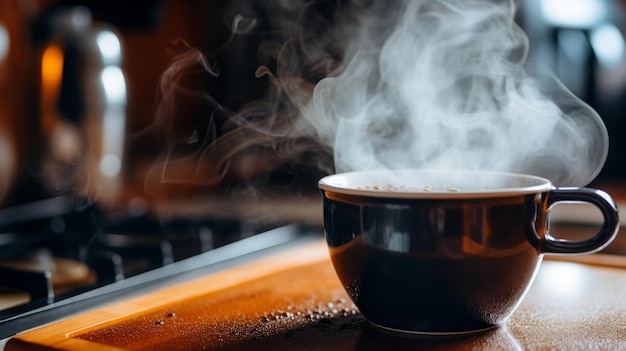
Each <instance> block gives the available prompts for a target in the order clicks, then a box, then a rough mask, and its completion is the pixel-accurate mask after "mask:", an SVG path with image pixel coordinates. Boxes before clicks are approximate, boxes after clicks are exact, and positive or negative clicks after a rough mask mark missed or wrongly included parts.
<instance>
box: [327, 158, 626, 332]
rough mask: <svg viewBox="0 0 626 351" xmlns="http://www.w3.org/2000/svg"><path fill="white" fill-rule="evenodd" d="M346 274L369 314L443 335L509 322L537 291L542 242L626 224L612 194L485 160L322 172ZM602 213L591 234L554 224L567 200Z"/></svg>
mask: <svg viewBox="0 0 626 351" xmlns="http://www.w3.org/2000/svg"><path fill="white" fill-rule="evenodd" d="M319 188H320V190H321V192H322V194H323V197H324V227H325V234H326V240H327V243H328V246H329V251H330V256H331V259H332V262H333V265H334V267H335V270H336V272H337V275H338V277H339V279H340V280H341V282H342V284H343V285H344V287H345V289H346V291H347V292H348V294H349V295H350V296H351V298H352V299H353V301H354V303H355V304H356V305H357V306H358V307H359V309H360V310H361V312H362V313H363V315H364V316H365V317H366V318H367V319H368V320H369V321H370V322H372V323H373V324H375V325H378V326H381V327H384V328H387V329H392V330H396V331H403V332H411V333H418V334H431V335H446V334H463V333H472V332H476V331H480V330H485V329H488V328H492V327H494V326H497V325H499V324H501V323H502V322H503V321H504V320H506V318H507V317H508V316H510V315H511V314H512V313H513V311H514V310H515V308H516V307H517V306H518V305H519V303H520V302H521V301H522V298H523V296H524V295H525V293H526V292H527V291H528V288H529V287H530V285H531V283H532V281H533V279H534V277H535V274H536V272H537V270H538V268H539V265H540V263H541V259H542V257H543V254H582V253H591V252H595V251H598V250H601V249H602V248H604V247H605V246H606V245H608V244H609V243H610V242H611V241H612V240H613V238H614V237H615V235H616V234H617V230H618V227H619V218H618V212H617V208H616V206H615V204H614V203H613V200H612V199H611V198H610V196H609V195H608V194H606V193H604V192H602V191H600V190H595V189H588V188H556V187H554V186H553V185H552V184H551V183H550V181H549V180H547V179H544V178H540V177H536V176H530V175H522V174H512V173H498V172H483V171H435V170H401V171H363V172H352V173H343V174H335V175H330V176H327V177H324V178H322V179H321V180H320V182H319ZM572 201H573V202H584V203H590V204H592V205H594V206H596V207H597V208H598V209H599V210H600V212H601V213H602V215H603V217H604V223H603V225H602V227H601V228H600V230H599V232H598V233H597V234H596V235H595V236H593V237H591V238H589V239H586V240H581V241H569V240H560V239H555V238H553V237H552V236H550V235H549V231H548V229H549V228H548V227H549V220H548V215H549V211H550V209H551V208H552V207H553V206H554V205H556V204H557V203H559V202H572Z"/></svg>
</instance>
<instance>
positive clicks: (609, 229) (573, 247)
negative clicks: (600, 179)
mask: <svg viewBox="0 0 626 351" xmlns="http://www.w3.org/2000/svg"><path fill="white" fill-rule="evenodd" d="M559 202H585V203H590V204H592V205H594V206H596V207H597V208H598V209H599V210H600V212H601V213H602V216H603V217H604V223H603V224H602V227H601V228H600V231H598V233H597V234H596V235H594V236H593V237H591V238H589V239H586V240H563V239H555V238H553V237H552V236H551V235H550V234H549V233H548V234H546V235H545V236H544V239H543V240H542V241H543V242H542V243H541V246H540V249H539V250H540V251H541V253H551V254H582V253H593V252H596V251H599V250H602V249H603V248H604V247H606V246H607V245H608V244H610V243H611V241H612V240H613V238H615V236H616V235H617V231H618V229H619V216H618V210H617V206H616V205H615V202H614V201H613V199H612V198H611V196H609V194H607V193H605V192H604V191H602V190H597V189H589V188H555V189H553V190H552V191H550V192H549V193H548V198H547V206H548V208H551V207H552V206H554V205H556V204H558V203H559Z"/></svg>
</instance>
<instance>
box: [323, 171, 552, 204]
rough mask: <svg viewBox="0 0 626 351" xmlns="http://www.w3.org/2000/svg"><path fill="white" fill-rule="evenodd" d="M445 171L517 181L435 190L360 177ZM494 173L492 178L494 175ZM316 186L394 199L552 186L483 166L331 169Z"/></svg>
mask: <svg viewBox="0 0 626 351" xmlns="http://www.w3.org/2000/svg"><path fill="white" fill-rule="evenodd" d="M444 174H445V175H451V174H452V175H454V176H455V177H459V178H460V179H463V180H466V179H468V178H470V177H474V178H476V177H482V179H485V178H487V177H492V179H496V178H497V179H500V180H503V181H507V180H508V181H511V182H513V183H516V184H517V185H511V186H504V187H497V188H496V187H494V188H471V187H467V188H461V189H454V190H437V189H425V188H424V187H422V189H418V188H412V189H410V190H403V189H393V190H391V191H390V190H389V188H386V186H385V185H379V184H377V182H376V180H372V181H369V183H370V185H363V184H362V183H363V182H364V179H368V178H371V179H376V178H379V179H382V178H384V177H390V176H401V177H402V176H404V177H406V176H413V177H417V176H422V177H423V176H428V177H429V178H430V179H435V180H436V179H440V177H443V176H444ZM494 177H495V178H494ZM318 187H319V189H320V190H322V191H323V192H325V191H330V192H334V193H338V194H344V195H353V196H362V197H375V198H394V199H467V198H485V197H506V196H517V195H526V194H534V193H541V192H545V191H548V190H550V189H551V188H553V185H552V183H551V182H550V181H549V180H548V179H546V178H542V177H539V176H535V175H529V174H522V173H510V172H499V171H483V170H459V169H400V170H389V169H381V170H366V171H352V172H344V173H335V174H331V175H327V176H325V177H323V178H322V179H320V180H319V182H318Z"/></svg>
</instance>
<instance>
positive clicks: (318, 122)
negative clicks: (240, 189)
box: [152, 0, 608, 186]
mask: <svg viewBox="0 0 626 351" xmlns="http://www.w3.org/2000/svg"><path fill="white" fill-rule="evenodd" d="M262 4H266V3H265V2H262ZM268 4H271V6H270V5H267V7H266V9H265V10H266V11H268V12H270V13H271V14H272V17H271V18H270V19H269V21H270V22H271V24H272V25H275V26H276V27H277V28H279V29H280V31H278V32H279V33H280V34H281V35H280V36H277V37H274V38H272V39H271V40H267V41H266V42H264V43H262V44H261V45H260V47H259V57H260V62H262V63H263V65H260V66H259V68H258V69H257V71H256V76H257V77H258V78H259V79H266V80H267V81H268V82H269V83H270V86H271V88H270V90H269V92H268V95H267V96H266V97H265V98H263V99H260V100H258V101H253V102H251V103H249V104H246V105H245V106H243V108H241V109H240V110H238V111H237V112H232V111H229V110H228V109H227V108H225V107H224V106H222V105H220V103H219V102H218V101H216V100H215V99H213V98H212V97H211V96H210V95H209V94H207V93H206V92H203V91H202V89H194V88H189V87H184V86H183V82H184V81H185V79H184V77H185V76H186V75H188V74H189V72H198V70H199V71H204V72H206V73H207V75H208V76H215V75H217V74H219V72H218V68H217V66H216V65H214V64H212V63H210V61H211V60H210V59H207V58H206V57H205V56H204V55H202V54H200V52H199V51H198V50H194V49H189V50H188V51H187V52H186V53H185V54H183V55H181V56H179V57H178V59H177V60H176V61H175V62H174V64H173V65H172V66H171V67H170V68H169V69H168V70H167V71H166V72H165V73H164V75H163V79H162V84H161V86H162V91H161V92H162V101H161V105H160V106H159V113H158V118H157V121H158V123H159V124H160V125H161V126H169V127H167V128H170V129H171V131H170V132H168V133H167V135H168V138H169V139H168V144H169V145H170V147H168V149H167V150H166V151H165V152H164V154H163V155H162V157H161V159H160V162H159V165H158V167H155V168H154V169H153V170H152V173H153V176H154V175H155V174H156V175H157V176H156V178H158V179H159V181H160V182H162V183H168V182H174V183H186V182H188V183H196V184H205V185H215V184H218V183H220V182H221V181H222V180H223V179H224V178H225V177H227V176H229V174H230V176H233V174H234V176H235V177H239V178H245V177H246V176H245V175H242V174H244V173H246V174H250V173H252V174H255V175H258V174H267V173H268V172H270V171H271V169H273V168H275V167H277V166H278V165H284V164H288V165H293V164H294V163H298V162H299V163H301V164H302V163H309V164H310V165H312V166H314V167H316V168H318V169H320V170H322V172H325V173H330V172H333V171H335V172H346V171H355V170H371V169H406V168H422V169H429V168H436V169H468V170H497V171H509V172H518V173H527V174H533V175H538V176H543V177H546V178H548V179H550V180H551V181H552V182H553V183H554V184H556V185H560V186H582V185H586V184H587V183H589V182H590V181H591V180H593V178H595V176H596V175H597V174H598V173H599V172H600V170H601V168H602V166H603V165H604V162H605V159H606V156H607V152H608V136H607V132H606V129H605V127H604V124H603V123H602V120H601V119H600V117H599V116H598V115H597V113H596V112H595V111H593V110H592V109H591V108H590V107H589V106H588V105H586V104H584V103H583V102H582V101H580V100H579V99H578V98H577V97H575V96H574V95H572V94H571V93H570V92H569V91H568V90H567V89H566V88H565V87H564V86H563V85H562V84H561V83H560V82H559V81H558V80H557V79H556V78H555V77H554V76H553V75H552V74H551V73H549V72H547V71H542V70H541V69H540V68H538V67H532V66H529V65H527V64H526V62H525V60H526V52H527V50H528V46H529V44H528V41H527V37H526V35H525V33H524V32H523V31H522V30H521V29H520V28H519V27H518V26H517V25H516V24H515V21H514V19H515V10H516V9H515V5H514V3H513V1H491V0H437V1H434V0H403V1H392V2H388V1H371V2H368V1H356V0H354V1H347V2H337V3H335V4H334V5H333V6H334V7H333V8H332V10H331V11H327V9H325V8H324V6H326V5H328V4H331V5H332V4H333V3H332V2H328V4H327V3H325V2H320V3H319V4H321V5H320V6H317V5H319V4H316V3H311V2H306V3H304V4H303V3H301V2H298V1H286V0H285V1H276V2H269V3H268ZM320 8H322V9H323V10H324V11H320ZM232 23H233V30H232V32H233V35H246V34H249V33H252V32H253V31H254V29H255V26H256V25H258V23H259V21H257V20H256V19H250V18H244V17H241V16H235V17H234V20H233V21H232ZM231 39H232V38H231ZM231 39H229V42H230V40H231ZM181 77H182V78H181ZM181 94H182V95H185V96H187V97H191V98H193V99H195V100H198V101H201V102H202V103H204V104H206V105H208V106H210V107H211V112H209V113H206V114H205V119H204V120H203V121H196V124H195V125H193V126H192V127H191V128H188V129H184V128H183V129H182V130H181V128H180V127H174V125H175V120H174V119H175V117H174V116H175V115H177V114H178V113H179V112H178V111H177V109H176V101H175V100H176V99H175V98H174V97H175V96H180V95H181ZM200 125H202V127H201V128H199V127H198V126H200ZM181 144H186V145H192V146H193V147H192V149H193V152H191V153H190V154H188V155H186V156H185V157H179V158H175V157H174V156H173V155H174V152H173V150H174V149H175V148H176V146H179V145H181ZM331 154H332V158H329V157H328V156H329V155H331ZM246 155H257V156H258V155H260V157H261V158H263V159H264V160H265V161H264V163H263V164H262V165H261V166H259V167H257V168H254V167H253V168H254V169H252V170H250V169H248V170H246V172H244V171H242V170H241V167H240V166H237V164H239V165H242V164H244V163H242V162H239V161H241V160H246V161H251V160H252V159H255V160H256V161H257V162H256V164H257V165H258V160H259V158H258V157H256V158H255V157H252V156H251V157H246ZM238 160H239V161H238ZM188 163H192V164H193V165H194V167H193V169H194V170H193V172H192V173H193V174H191V175H190V174H189V173H188V172H187V173H185V172H184V171H182V170H184V169H185V167H179V164H188ZM253 163H254V162H253ZM177 170H179V171H180V172H179V173H176V171H177ZM238 170H239V171H238ZM253 178H255V181H257V180H258V179H257V178H258V177H253Z"/></svg>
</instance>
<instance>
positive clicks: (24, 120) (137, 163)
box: [0, 0, 626, 207]
mask: <svg viewBox="0 0 626 351" xmlns="http://www.w3.org/2000/svg"><path fill="white" fill-rule="evenodd" d="M240 3H241V2H240V1H230V2H221V1H207V0H187V1H172V0H139V1H132V2H126V1H121V0H114V1H79V0H72V1H51V0H50V1H47V0H9V1H3V2H2V3H1V4H0V163H1V165H2V167H0V206H11V205H15V204H19V203H25V202H29V201H34V200H38V199H41V198H46V197H52V196H58V195H61V194H64V193H79V194H81V195H82V196H85V197H86V198H88V199H89V201H96V202H100V203H102V204H103V206H113V207H115V206H118V205H119V202H120V201H123V202H127V201H129V200H130V199H139V198H142V197H143V198H144V199H145V198H154V197H155V196H156V197H158V196H171V195H172V193H174V194H177V195H180V194H181V193H185V192H186V191H189V192H193V191H194V190H189V189H187V190H185V189H186V188H194V187H193V186H191V185H190V184H187V187H186V186H185V185H184V184H183V185H181V184H178V186H177V187H175V188H172V187H168V185H165V184H161V185H157V186H156V188H155V187H152V186H153V185H154V183H151V182H150V177H149V175H150V174H151V173H152V174H153V173H157V175H156V176H155V177H157V178H159V177H160V178H161V179H162V178H163V177H162V176H163V172H164V168H158V167H155V164H158V163H159V160H161V161H162V160H163V159H164V157H169V156H171V155H172V154H173V153H176V152H178V153H182V155H185V152H187V153H188V154H191V153H193V152H197V151H198V150H191V149H193V144H194V142H195V143H196V144H197V145H200V144H202V140H195V141H189V142H188V144H189V145H191V146H189V148H190V150H191V151H190V150H187V151H185V150H178V149H176V150H174V149H173V148H172V147H169V149H168V143H170V142H171V138H172V137H180V138H185V137H191V138H193V137H194V135H195V134H194V133H196V134H197V131H196V129H198V125H201V124H202V122H201V121H202V119H206V118H207V116H210V115H211V114H212V113H214V108H215V105H211V104H210V103H207V101H206V97H205V96H203V97H200V98H198V97H193V96H191V97H188V96H187V97H186V96H182V97H180V98H178V100H177V101H176V102H175V107H173V108H174V109H175V110H176V113H175V114H176V116H165V117H163V116H161V117H162V118H161V119H159V115H158V114H157V107H158V103H159V97H160V94H161V95H162V93H163V91H162V89H163V87H162V86H161V87H160V86H159V78H160V76H161V75H162V74H163V73H164V71H165V70H166V69H167V68H168V67H169V65H170V63H171V62H172V60H173V59H174V58H175V57H176V55H179V54H180V53H181V52H183V51H184V50H185V49H186V48H188V47H195V48H198V49H199V50H200V52H201V53H203V54H205V55H207V56H208V57H209V59H212V60H214V61H213V62H209V63H208V64H209V65H211V64H213V63H217V64H218V65H219V66H216V67H219V70H220V74H219V75H217V76H212V75H207V74H206V73H207V72H206V71H205V72H200V73H198V72H195V73H192V74H189V75H187V76H185V78H183V79H181V81H179V82H177V84H181V85H182V86H183V89H192V90H193V89H195V88H197V89H198V90H199V91H203V92H206V93H207V94H208V95H210V96H211V97H212V98H213V99H214V100H215V101H217V102H219V105H220V108H223V107H225V108H227V109H229V110H231V111H236V110H238V109H239V108H241V106H242V105H244V104H245V103H246V102H249V101H252V100H254V99H256V98H259V97H261V96H263V94H264V92H265V91H266V90H267V87H268V80H267V79H259V78H256V77H255V76H254V72H255V70H256V68H257V66H258V65H259V62H258V61H257V60H255V59H254V58H257V57H258V53H257V50H258V45H259V43H260V42H261V40H262V39H267V38H266V37H267V36H271V33H270V30H269V29H268V30H267V31H266V32H265V34H266V37H265V38H263V36H262V35H259V33H263V30H258V29H259V28H261V29H263V26H264V24H263V23H262V22H263V20H262V17H259V14H261V16H271V14H268V13H263V11H257V12H255V13H250V14H249V15H250V16H251V17H255V16H256V18H257V19H260V21H259V23H254V25H255V26H256V29H257V30H256V31H255V33H256V34H255V35H238V36H235V37H234V38H231V34H232V31H233V28H234V27H233V26H234V24H235V23H236V22H237V16H238V15H244V16H245V15H247V14H246V13H245V12H246V11H251V9H250V7H249V6H240V5H241V4H240ZM258 3H259V4H265V3H266V2H258ZM322 3H323V2H322ZM519 5H520V12H519V17H518V18H519V24H520V25H522V26H523V27H524V29H525V30H526V32H527V33H528V36H529V38H530V43H531V51H530V56H529V60H530V61H531V62H537V63H539V64H541V65H544V66H547V67H550V68H551V69H552V70H554V71H555V72H556V74H557V75H558V76H559V78H560V79H561V80H562V81H563V83H564V84H565V85H567V86H568V87H569V89H570V90H572V92H574V93H575V94H576V95H577V96H579V97H581V98H582V99H584V100H585V101H586V102H588V103H589V104H591V105H592V106H593V107H594V108H595V109H596V110H597V111H598V112H599V113H600V115H601V116H602V118H603V119H604V122H605V124H606V125H607V127H608V130H609V134H610V151H609V156H608V160H607V163H606V165H605V167H604V169H603V171H602V173H601V174H600V175H599V177H598V180H613V179H621V178H623V177H625V176H626V169H625V165H624V161H623V158H622V155H623V153H624V152H625V151H626V150H625V149H626V141H625V138H624V137H623V135H622V133H623V131H624V130H625V129H624V127H625V119H624V117H623V116H624V112H625V111H626V58H625V57H626V54H625V49H624V28H625V27H624V16H625V12H626V10H625V7H626V5H625V2H623V1H618V0H524V1H521V2H520V3H519ZM261 7H263V6H262V5H259V6H258V8H256V9H253V10H259V8H261ZM267 8H269V6H267V7H265V9H267ZM243 18H244V17H241V18H240V19H243ZM239 25H240V26H241V27H240V28H237V29H236V30H238V31H243V30H245V27H246V26H251V25H252V23H245V21H244V20H241V21H240V23H239ZM242 28H243V29H242ZM251 58H252V59H251ZM202 73H204V75H203V74H202ZM165 87H166V89H167V85H165ZM161 97H162V96H161ZM207 106H208V107H207ZM215 118H217V119H219V118H220V116H217V117H215ZM217 123H218V124H219V121H218V122H217ZM196 137H198V135H196ZM200 137H201V136H200ZM178 144H181V143H178ZM256 151H258V153H257V154H251V155H247V156H245V157H239V159H238V160H235V161H234V162H235V163H237V164H236V165H235V166H233V165H232V164H231V165H230V166H231V167H230V169H231V171H229V172H230V173H229V174H228V176H229V177H230V178H232V179H235V181H244V182H248V181H249V182H252V180H251V179H253V180H254V181H258V177H259V175H261V174H265V175H267V174H272V175H271V176H270V177H269V178H272V180H271V181H277V182H279V183H280V182H283V183H284V184H288V185H289V186H288V187H292V186H294V184H295V186H296V189H295V191H296V192H299V191H304V192H307V191H312V192H314V191H315V189H314V188H315V182H316V177H317V176H319V175H321V174H322V173H323V172H321V171H320V172H316V171H314V170H310V169H307V170H305V171H302V170H298V172H300V173H302V172H304V174H305V175H304V176H302V175H298V176H297V178H298V180H295V178H296V177H295V176H293V173H295V172H296V171H294V169H295V168H297V167H294V166H293V165H290V168H291V170H289V171H288V172H283V173H289V174H292V175H291V177H290V176H289V175H287V176H284V174H283V177H282V178H281V176H280V174H279V175H278V176H276V173H280V172H276V169H279V168H280V167H281V165H280V164H279V163H280V162H279V161H276V160H271V155H268V153H264V152H263V150H256ZM164 154H167V155H166V156H164ZM189 165H193V162H188V163H187V166H185V163H182V162H181V163H180V164H177V165H176V168H177V172H180V174H184V173H185V172H186V173H194V172H196V171H197V169H196V170H194V169H193V166H189ZM185 167H192V168H189V169H185ZM159 172H161V174H160V175H159V174H158V173H159ZM307 177H308V178H307ZM265 178H268V177H265ZM157 183H158V181H157ZM182 183H184V182H182ZM192 183H193V182H192ZM195 185H197V184H195ZM196 188H198V187H197V186H196ZM285 188H287V187H285ZM303 189H304V190H303ZM292 190H293V189H292ZM146 192H149V194H146ZM159 194H161V195H159ZM164 194H165V195H164ZM146 196H147V197H146Z"/></svg>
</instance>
